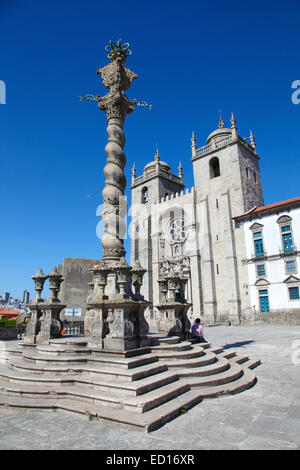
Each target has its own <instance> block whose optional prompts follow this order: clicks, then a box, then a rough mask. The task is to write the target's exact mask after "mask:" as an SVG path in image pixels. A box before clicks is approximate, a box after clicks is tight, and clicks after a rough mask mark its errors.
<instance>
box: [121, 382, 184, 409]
mask: <svg viewBox="0 0 300 470" xmlns="http://www.w3.org/2000/svg"><path fill="white" fill-rule="evenodd" d="M188 390H190V386H189V384H188V383H187V382H186V381H184V380H177V381H176V382H173V383H171V384H168V385H165V386H164V387H160V388H159V389H155V390H152V391H151V392H148V393H145V394H144V395H139V396H136V397H128V398H126V399H125V400H124V409H126V410H133V411H138V412H140V413H145V412H146V411H149V410H151V409H152V408H156V407H157V406H160V405H162V404H163V403H165V402H166V401H169V400H171V399H173V398H175V397H177V396H179V395H181V394H182V393H185V392H187V391H188Z"/></svg>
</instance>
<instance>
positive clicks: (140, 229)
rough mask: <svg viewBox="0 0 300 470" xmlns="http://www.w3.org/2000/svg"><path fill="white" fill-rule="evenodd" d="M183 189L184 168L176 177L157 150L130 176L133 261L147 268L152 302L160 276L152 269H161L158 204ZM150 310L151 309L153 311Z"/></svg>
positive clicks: (145, 285)
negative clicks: (139, 169)
mask: <svg viewBox="0 0 300 470" xmlns="http://www.w3.org/2000/svg"><path fill="white" fill-rule="evenodd" d="M183 189H184V183H183V175H182V167H181V165H180V166H179V174H178V176H175V175H174V174H173V173H172V171H171V168H170V166H169V165H168V164H167V163H165V162H163V161H162V160H161V158H160V155H159V152H158V150H156V152H155V156H154V160H153V161H152V162H150V163H148V164H147V165H146V166H145V168H144V171H143V174H142V175H141V176H136V168H135V165H134V167H133V169H132V179H131V206H132V210H131V230H130V237H131V262H133V263H134V262H135V261H136V260H137V259H138V260H139V261H140V263H141V265H142V266H143V268H145V269H146V270H147V272H146V274H145V276H144V280H143V287H142V294H143V295H144V296H145V298H147V299H149V301H150V302H153V292H155V291H156V287H157V288H158V286H156V284H157V279H156V278H157V276H156V275H153V270H155V269H158V267H157V266H156V265H157V264H158V260H157V259H156V258H157V253H158V249H157V246H158V243H159V229H158V224H157V219H156V217H155V216H154V215H153V214H154V213H155V205H157V204H158V203H159V202H160V200H161V199H162V198H166V197H171V196H172V195H174V194H175V193H179V192H181V191H182V190H183ZM150 313H151V312H150Z"/></svg>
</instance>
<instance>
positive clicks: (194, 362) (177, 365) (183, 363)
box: [164, 352, 217, 371]
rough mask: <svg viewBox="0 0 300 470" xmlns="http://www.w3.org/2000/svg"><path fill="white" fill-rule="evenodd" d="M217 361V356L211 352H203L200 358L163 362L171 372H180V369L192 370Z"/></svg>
mask: <svg viewBox="0 0 300 470" xmlns="http://www.w3.org/2000/svg"><path fill="white" fill-rule="evenodd" d="M216 361H217V356H216V355H215V354H213V353H211V352H205V353H204V354H203V355H201V356H197V357H194V358H192V359H184V360H180V359H177V360H176V361H174V360H173V361H169V360H167V361H164V364H166V366H168V368H169V369H171V370H176V371H177V370H180V369H182V368H184V369H185V368H187V367H190V368H193V367H202V366H206V365H208V364H212V363H214V362H216Z"/></svg>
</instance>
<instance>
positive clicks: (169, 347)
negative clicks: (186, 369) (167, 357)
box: [150, 341, 192, 352]
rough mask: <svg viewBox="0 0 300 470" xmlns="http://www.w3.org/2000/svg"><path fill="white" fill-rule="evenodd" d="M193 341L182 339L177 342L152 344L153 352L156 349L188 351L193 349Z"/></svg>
mask: <svg viewBox="0 0 300 470" xmlns="http://www.w3.org/2000/svg"><path fill="white" fill-rule="evenodd" d="M191 347H192V343H191V342H190V341H182V342H181V343H176V344H173V343H171V344H159V345H157V346H150V349H151V351H152V352H156V351H166V352H168V351H186V350H189V349H191Z"/></svg>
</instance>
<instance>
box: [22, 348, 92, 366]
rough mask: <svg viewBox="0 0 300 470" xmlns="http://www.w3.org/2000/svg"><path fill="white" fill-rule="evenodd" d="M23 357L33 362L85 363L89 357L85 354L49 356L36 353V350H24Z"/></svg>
mask: <svg viewBox="0 0 300 470" xmlns="http://www.w3.org/2000/svg"><path fill="white" fill-rule="evenodd" d="M23 358H24V359H26V360H27V361H31V362H34V363H35V364H49V363H50V362H51V364H54V365H55V364H64V363H67V364H78V363H81V364H85V363H86V362H87V360H88V359H89V356H87V355H81V354H80V355H73V356H51V355H44V354H37V353H36V352H34V353H32V352H27V351H26V352H24V354H23Z"/></svg>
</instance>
